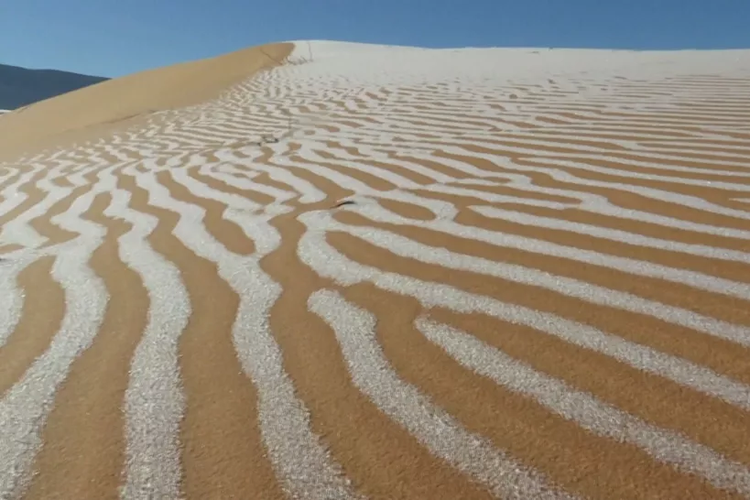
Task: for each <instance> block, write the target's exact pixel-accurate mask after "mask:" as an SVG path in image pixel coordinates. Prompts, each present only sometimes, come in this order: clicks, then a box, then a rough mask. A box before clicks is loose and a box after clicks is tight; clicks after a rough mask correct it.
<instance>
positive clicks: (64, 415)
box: [0, 41, 750, 500]
mask: <svg viewBox="0 0 750 500" xmlns="http://www.w3.org/2000/svg"><path fill="white" fill-rule="evenodd" d="M748 62H750V51H742V50H736V51H735V50H733V51H679V52H632V51H604V50H567V49H555V50H548V49H536V48H528V49H455V50H453V49H451V50H429V49H421V48H415V47H392V46H380V45H363V44H352V43H342V42H330V41H296V42H289V43H287V44H278V45H269V46H264V47H259V48H255V49H249V50H246V51H241V52H237V53H234V54H229V55H227V56H222V57H220V58H216V59H212V60H206V61H199V62H195V63H186V64H185V65H179V66H175V67H170V68H164V69H159V70H153V71H150V72H145V73H142V74H138V75H132V76H130V77H126V78H122V79H117V80H113V81H111V82H106V83H104V84H100V85H96V86H94V87H91V88H88V89H84V90H82V91H78V92H74V93H72V94H69V95H66V96H62V97H60V98H57V99H52V100H49V101H46V102H42V103H38V104H37V105H34V106H31V107H29V108H28V109H26V110H24V111H23V112H21V113H13V114H10V115H8V116H5V117H3V119H2V120H0V156H2V157H3V158H4V159H5V161H4V162H3V163H0V194H1V195H2V199H1V200H0V223H1V224H2V228H1V229H0V498H1V499H6V498H7V499H16V498H19V499H20V498H30V499H48V498H65V499H68V498H97V499H99V498H101V499H107V498H122V499H142V498H164V499H172V498H196V499H198V498H200V499H203V498H222V499H223V498H242V499H245V498H259V499H260V498H262V499H271V500H272V499H281V498H304V499H349V498H352V499H354V498H357V499H359V498H373V499H439V498H446V499H448V498H449V499H456V498H465V499H480V498H516V499H547V498H549V499H552V498H554V499H558V498H559V499H563V498H565V499H573V498H603V499H604V498H606V499H617V500H620V499H651V498H664V499H667V498H669V499H671V498H711V499H720V498H722V499H723V498H727V499H728V498H750V369H749V365H748V361H747V360H748V359H750V243H748V242H750V146H748V144H750V127H749V126H748V123H750V105H749V104H748V102H750V101H748V97H750V70H748V69H747V68H750V65H748V64H747V63H748ZM6 133H8V134H15V135H13V136H11V135H6Z"/></svg>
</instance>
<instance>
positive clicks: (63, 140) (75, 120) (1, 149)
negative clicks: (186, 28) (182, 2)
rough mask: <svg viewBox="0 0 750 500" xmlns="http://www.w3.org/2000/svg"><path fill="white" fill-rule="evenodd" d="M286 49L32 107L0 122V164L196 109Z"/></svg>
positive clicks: (122, 82) (151, 75) (226, 58)
mask: <svg viewBox="0 0 750 500" xmlns="http://www.w3.org/2000/svg"><path fill="white" fill-rule="evenodd" d="M291 49H292V47H291V45H289V44H271V45H265V46H261V47H253V48H250V49H243V50H239V51H236V52H232V53H230V54H225V55H223V56H219V57H214V58H210V59H203V60H199V61H191V62H186V63H182V64H177V65H174V66H169V67H166V68H157V69H153V70H148V71H143V72H140V73H135V74H132V75H128V76H125V77H122V78H116V79H113V80H107V81H105V82H102V83H98V84H96V85H93V86H90V87H86V88H83V89H79V90H76V91H73V92H69V93H67V94H64V95H62V96H58V97H56V98H53V99H48V100H45V101H42V102H38V103H34V104H31V105H29V106H27V107H25V108H24V109H22V110H19V111H17V112H16V113H14V114H13V120H12V121H11V120H4V121H3V122H0V158H2V157H5V158H7V157H9V156H10V155H13V154H20V153H23V152H26V151H34V150H39V149H40V148H48V147H54V146H58V145H69V144H70V143H72V142H75V141H78V140H87V139H90V138H91V137H96V136H106V135H107V134H111V133H113V132H114V131H115V130H118V129H121V128H122V127H124V126H132V125H135V126H137V125H138V124H140V123H143V121H144V120H145V119H146V118H149V117H153V114H154V113H158V112H159V111H165V110H170V109H174V108H181V107H184V106H189V105H193V104H199V103H202V102H204V101H206V100H207V99H211V98H214V97H216V96H217V95H218V94H220V93H221V92H222V91H223V90H225V89H226V88H227V87H229V86H231V85H233V84H235V83H237V82H240V81H242V80H243V79H245V78H247V77H249V76H251V75H253V74H254V73H255V72H256V71H258V70H261V69H264V68H269V67H272V66H274V65H276V64H278V63H280V62H281V61H283V60H284V58H285V57H286V55H287V54H288V53H289V51H290V50H291Z"/></svg>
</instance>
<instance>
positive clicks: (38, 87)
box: [0, 64, 108, 110]
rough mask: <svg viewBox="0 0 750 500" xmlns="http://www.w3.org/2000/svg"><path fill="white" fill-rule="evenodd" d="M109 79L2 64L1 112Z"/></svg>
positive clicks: (0, 67) (0, 69)
mask: <svg viewBox="0 0 750 500" xmlns="http://www.w3.org/2000/svg"><path fill="white" fill-rule="evenodd" d="M105 80H108V78H103V77H99V76H90V75H81V74H78V73H70V72H68V71H58V70H52V69H27V68H21V67H19V66H9V65H6V64H0V110H13V109H17V108H20V107H22V106H26V105H28V104H32V103H35V102H37V101H41V100H44V99H48V98H50V97H55V96H58V95H60V94H64V93H66V92H70V91H72V90H77V89H80V88H82V87H88V86H89V85H93V84H95V83H99V82H103V81H105Z"/></svg>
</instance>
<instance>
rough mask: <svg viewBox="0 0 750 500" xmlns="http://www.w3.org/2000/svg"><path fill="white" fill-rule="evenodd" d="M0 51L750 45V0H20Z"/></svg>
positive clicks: (33, 58)
mask: <svg viewBox="0 0 750 500" xmlns="http://www.w3.org/2000/svg"><path fill="white" fill-rule="evenodd" d="M2 4H3V5H2V6H0V63H5V64H13V65H18V66H25V67H32V68H54V69H64V70H68V71H77V72H81V73H88V74H94V75H101V76H119V75H123V74H127V73H132V72H134V71H138V70H142V69H147V68H152V67H157V66H163V65H167V64H172V63H175V62H180V61H186V60H192V59H199V58H203V57H209V56H213V55H219V54H222V53H225V52H229V51H232V50H236V49H239V48H243V47H248V46H252V45H258V44H262V43H267V42H273V41H283V40H294V39H327V40H347V41H361V42H377V43H386V44H400V45H419V46H426V47H450V46H455V47H458V46H461V47H463V46H525V47H530V46H540V47H602V48H631V49H678V48H750V0H630V1H628V0H514V1H506V0H265V1H256V0H9V1H3V2H2Z"/></svg>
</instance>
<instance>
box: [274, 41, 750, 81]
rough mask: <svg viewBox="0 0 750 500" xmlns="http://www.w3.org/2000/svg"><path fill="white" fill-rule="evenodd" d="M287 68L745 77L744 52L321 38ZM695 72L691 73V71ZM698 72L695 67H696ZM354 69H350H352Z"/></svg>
mask: <svg viewBox="0 0 750 500" xmlns="http://www.w3.org/2000/svg"><path fill="white" fill-rule="evenodd" d="M291 43H293V44H294V50H293V51H292V53H291V54H290V56H289V57H288V62H289V63H291V64H302V63H309V62H313V63H315V64H316V65H317V66H320V68H321V71H322V72H330V71H331V70H346V73H353V72H355V71H357V70H359V71H357V72H360V71H361V73H362V76H365V75H366V74H368V75H369V74H371V73H373V72H375V73H381V74H382V73H384V72H397V73H400V74H403V73H415V72H420V73H422V72H425V71H428V72H430V73H431V74H432V75H437V74H439V73H441V72H445V73H450V74H452V75H455V74H456V73H460V72H462V71H464V69H466V70H467V71H470V72H472V73H476V68H475V69H474V70H473V71H472V70H470V69H469V68H471V67H476V66H481V67H482V68H484V71H482V73H488V74H492V75H493V76H494V77H495V78H497V77H498V76H501V75H502V76H507V78H524V77H531V76H537V77H538V76H540V74H549V75H553V74H554V75H556V76H560V75H562V74H565V75H569V74H574V73H577V74H581V73H586V72H589V71H596V74H597V76H605V75H606V76H609V75H613V74H617V73H618V72H619V71H620V70H628V72H629V73H631V74H632V72H637V74H638V75H639V76H641V75H642V76H643V77H653V76H662V75H663V76H670V75H674V74H682V75H684V74H691V73H697V72H700V73H702V74H705V73H706V71H709V72H710V71H717V72H718V71H722V70H726V68H727V65H728V64H730V65H734V66H736V67H737V68H738V70H739V68H746V69H745V70H742V71H743V72H744V73H745V74H748V75H750V50H747V49H732V50H675V51H631V50H612V49H567V48H563V49H557V48H549V47H527V48H501V47H497V48H439V49H434V48H421V47H409V46H397V45H378V44H367V43H352V42H338V41H327V40H296V41H292V42H291ZM693 68H695V69H693ZM698 68H699V69H698ZM353 70H355V71H353Z"/></svg>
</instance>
